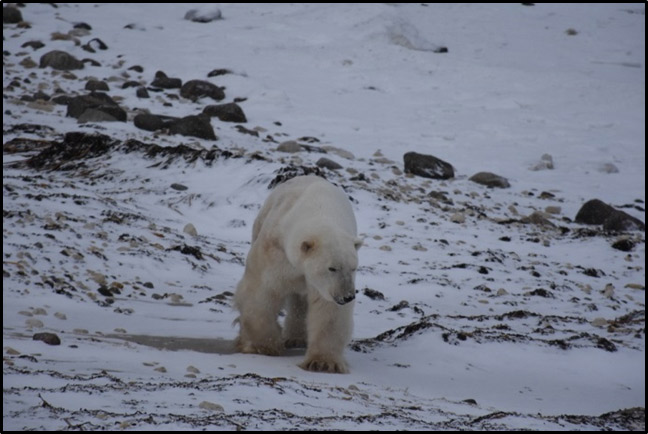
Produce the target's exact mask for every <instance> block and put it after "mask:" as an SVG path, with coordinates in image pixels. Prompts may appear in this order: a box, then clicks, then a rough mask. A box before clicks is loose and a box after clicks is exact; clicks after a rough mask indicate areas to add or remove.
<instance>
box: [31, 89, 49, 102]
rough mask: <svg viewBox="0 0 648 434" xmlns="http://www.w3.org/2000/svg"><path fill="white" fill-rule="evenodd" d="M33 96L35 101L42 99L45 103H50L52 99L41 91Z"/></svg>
mask: <svg viewBox="0 0 648 434" xmlns="http://www.w3.org/2000/svg"><path fill="white" fill-rule="evenodd" d="M33 96H34V99H35V100H38V99H42V100H43V101H49V100H50V99H51V98H52V97H51V96H49V95H48V94H46V93H45V92H43V91H42V90H39V91H38V92H36V93H35V94H34V95H33Z"/></svg>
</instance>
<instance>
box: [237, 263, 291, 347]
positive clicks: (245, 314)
mask: <svg viewBox="0 0 648 434" xmlns="http://www.w3.org/2000/svg"><path fill="white" fill-rule="evenodd" d="M260 280H261V279H255V278H254V276H250V275H249V273H247V270H246V273H245V274H244V275H243V279H241V281H240V282H239V284H238V287H237V289H236V294H235V298H234V302H235V304H236V307H237V309H238V310H239V312H240V315H239V317H238V322H239V325H240V332H239V336H238V338H237V339H236V349H237V350H238V351H240V352H242V353H253V354H266V355H269V356H277V355H279V354H281V353H282V352H283V350H284V343H283V339H282V337H281V327H279V323H277V316H278V315H279V310H280V309H281V302H282V300H281V298H279V297H277V296H276V295H275V293H274V291H272V290H268V289H266V288H263V287H262V286H261V281H260Z"/></svg>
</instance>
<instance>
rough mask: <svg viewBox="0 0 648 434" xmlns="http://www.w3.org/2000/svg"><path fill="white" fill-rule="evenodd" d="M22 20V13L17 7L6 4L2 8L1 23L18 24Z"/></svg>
mask: <svg viewBox="0 0 648 434" xmlns="http://www.w3.org/2000/svg"><path fill="white" fill-rule="evenodd" d="M22 20H23V18H22V14H21V13H20V10H19V9H18V8H15V7H13V6H7V7H4V8H2V23H3V24H18V23H19V22H21V21H22Z"/></svg>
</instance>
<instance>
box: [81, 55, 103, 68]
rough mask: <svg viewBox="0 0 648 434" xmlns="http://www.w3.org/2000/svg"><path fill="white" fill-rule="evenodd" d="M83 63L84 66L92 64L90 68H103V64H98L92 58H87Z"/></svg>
mask: <svg viewBox="0 0 648 434" xmlns="http://www.w3.org/2000/svg"><path fill="white" fill-rule="evenodd" d="M81 62H83V64H84V65H85V64H86V63H88V64H90V66H96V67H99V66H101V63H99V62H97V61H96V60H94V59H90V58H88V57H86V58H85V59H83V60H81Z"/></svg>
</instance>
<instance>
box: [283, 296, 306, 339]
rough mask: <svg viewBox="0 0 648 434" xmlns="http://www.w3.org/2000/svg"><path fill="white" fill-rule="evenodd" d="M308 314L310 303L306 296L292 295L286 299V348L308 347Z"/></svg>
mask: <svg viewBox="0 0 648 434" xmlns="http://www.w3.org/2000/svg"><path fill="white" fill-rule="evenodd" d="M307 312H308V303H307V302H306V296H305V295H301V294H290V295H289V296H288V297H286V321H284V328H283V338H284V343H285V344H286V348H304V347H306V313H307Z"/></svg>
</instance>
